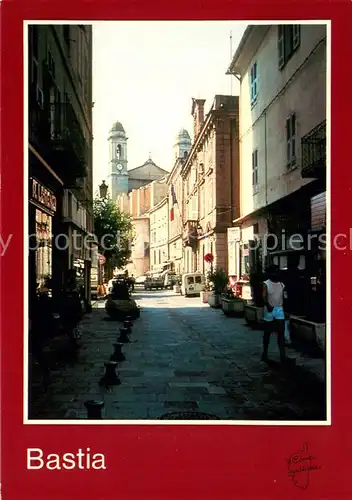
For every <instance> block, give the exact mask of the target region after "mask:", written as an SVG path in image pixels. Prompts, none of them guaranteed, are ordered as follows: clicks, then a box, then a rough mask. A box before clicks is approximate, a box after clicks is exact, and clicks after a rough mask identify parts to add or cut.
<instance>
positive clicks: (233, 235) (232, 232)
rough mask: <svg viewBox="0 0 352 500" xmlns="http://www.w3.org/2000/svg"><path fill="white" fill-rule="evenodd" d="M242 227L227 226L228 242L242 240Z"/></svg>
mask: <svg viewBox="0 0 352 500" xmlns="http://www.w3.org/2000/svg"><path fill="white" fill-rule="evenodd" d="M240 239H241V235H240V228H239V227H229V228H227V241H228V243H233V242H234V241H240Z"/></svg>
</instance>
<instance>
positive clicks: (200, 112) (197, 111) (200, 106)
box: [192, 98, 205, 139]
mask: <svg viewBox="0 0 352 500" xmlns="http://www.w3.org/2000/svg"><path fill="white" fill-rule="evenodd" d="M204 103H205V99H194V98H192V116H193V127H194V129H193V132H194V139H195V138H196V137H197V135H198V134H199V131H200V129H201V128H202V125H203V123H204Z"/></svg>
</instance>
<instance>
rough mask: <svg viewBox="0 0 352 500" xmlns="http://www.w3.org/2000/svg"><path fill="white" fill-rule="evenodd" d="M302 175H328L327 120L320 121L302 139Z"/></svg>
mask: <svg viewBox="0 0 352 500" xmlns="http://www.w3.org/2000/svg"><path fill="white" fill-rule="evenodd" d="M301 147H302V177H304V178H321V177H324V176H325V175H326V122H325V121H324V122H322V123H320V124H319V125H318V126H317V127H315V128H314V129H313V130H312V131H311V132H309V134H307V135H306V136H304V137H303V138H302V141H301Z"/></svg>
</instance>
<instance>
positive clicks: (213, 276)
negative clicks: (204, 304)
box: [208, 268, 228, 307]
mask: <svg viewBox="0 0 352 500" xmlns="http://www.w3.org/2000/svg"><path fill="white" fill-rule="evenodd" d="M208 281H209V282H210V283H211V285H212V291H211V292H209V295H208V304H209V305H210V306H211V307H221V294H222V293H223V292H224V290H225V288H226V286H227V282H228V276H227V274H226V272H225V271H224V269H222V268H218V269H215V270H213V271H210V273H209V274H208Z"/></svg>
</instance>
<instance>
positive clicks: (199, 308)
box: [30, 291, 325, 420]
mask: <svg viewBox="0 0 352 500" xmlns="http://www.w3.org/2000/svg"><path fill="white" fill-rule="evenodd" d="M135 298H136V300H137V302H138V303H139V305H140V306H141V308H142V312H141V317H140V319H138V320H136V321H135V322H134V325H133V330H132V334H131V336H130V340H131V342H130V343H128V344H124V348H123V352H124V354H125V356H126V360H125V361H123V362H120V363H119V364H118V370H117V372H118V374H119V378H120V380H121V384H120V385H118V386H114V387H110V388H106V387H100V386H99V380H100V379H101V377H102V376H103V375H104V372H105V368H104V363H105V362H107V361H108V360H109V357H110V355H111V354H112V352H113V344H114V342H116V340H117V337H118V333H119V328H120V327H121V326H122V324H121V323H118V322H115V321H109V319H108V318H107V316H106V313H105V310H104V304H103V303H102V302H100V303H98V307H97V308H95V309H93V312H92V314H91V315H87V316H86V317H85V318H84V320H83V322H82V329H83V336H82V340H81V347H80V350H79V352H78V355H77V359H75V360H71V362H69V363H66V364H63V363H62V362H61V363H60V364H59V365H58V366H56V368H55V369H54V370H53V372H52V376H51V383H50V384H49V387H48V390H47V391H46V392H45V391H44V390H43V389H41V387H40V386H39V385H38V384H37V386H35V383H34V382H33V384H32V387H31V389H32V390H31V396H30V397H31V399H32V404H30V418H34V419H82V418H86V411H85V408H84V402H85V401H86V400H88V399H100V400H104V403H105V405H104V409H103V418H104V419H114V420H116V419H117V420H125V419H128V420H139V419H148V420H151V419H152V420H157V419H160V418H162V417H163V415H165V414H169V413H173V412H188V413H189V412H191V413H192V414H193V413H195V415H196V414H198V413H199V412H203V413H206V414H210V415H213V416H214V418H218V419H226V420H325V384H324V383H323V382H322V381H321V380H319V379H318V378H317V377H316V376H315V375H314V373H312V371H311V370H310V371H309V370H307V369H305V365H306V364H307V360H302V358H300V357H298V358H297V365H298V366H293V367H290V368H283V367H280V365H279V364H278V363H275V362H274V363H273V364H271V365H269V366H268V365H266V364H264V363H263V362H261V361H260V354H261V342H262V333H261V332H260V331H256V330H252V329H250V328H249V327H247V326H246V325H245V322H244V320H243V319H240V318H227V317H226V316H224V314H223V313H222V311H221V310H217V309H212V308H210V307H209V306H208V305H203V304H201V302H200V299H199V298H188V299H186V298H184V297H181V296H177V295H175V294H174V293H173V292H171V291H167V292H166V291H151V292H144V291H143V292H138V291H137V292H136V296H135ZM289 355H290V356H293V357H297V353H293V352H292V351H291V352H289ZM269 357H270V358H272V359H273V360H274V361H275V358H276V359H277V358H278V352H277V345H276V341H275V339H274V338H273V339H272V342H271V345H270V350H269ZM314 361H315V363H318V364H320V367H323V365H324V362H323V361H322V360H314ZM307 366H308V365H307ZM171 418H174V417H171ZM197 418H198V417H196V416H195V419H197Z"/></svg>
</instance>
